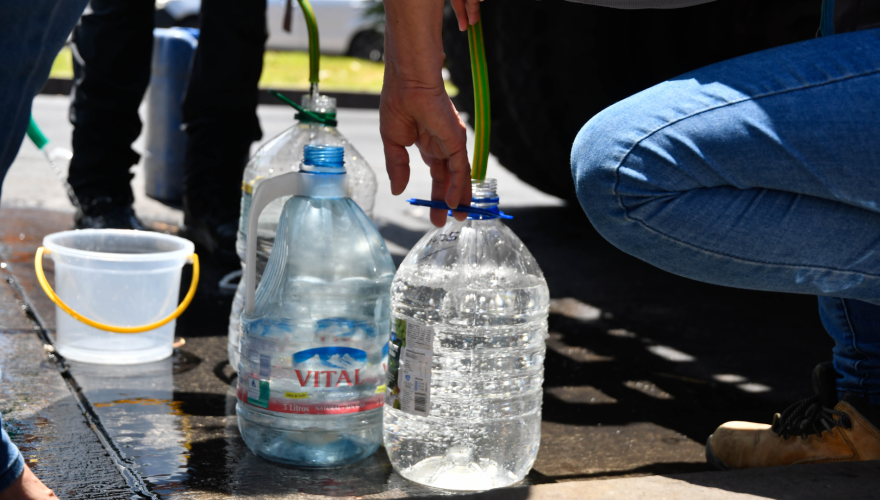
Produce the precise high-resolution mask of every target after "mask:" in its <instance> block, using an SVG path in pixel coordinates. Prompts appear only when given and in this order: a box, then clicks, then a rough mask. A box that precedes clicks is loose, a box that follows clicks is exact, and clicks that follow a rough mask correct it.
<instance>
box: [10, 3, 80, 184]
mask: <svg viewBox="0 0 880 500" xmlns="http://www.w3.org/2000/svg"><path fill="white" fill-rule="evenodd" d="M85 5H86V1H85V0H65V1H60V0H12V1H4V2H2V3H0V182H2V180H3V177H4V176H6V171H7V170H8V169H9V166H10V165H12V160H14V159H15V156H16V155H17V154H18V150H19V148H20V147H21V143H22V139H23V138H24V134H25V130H27V126H28V120H29V118H30V114H31V104H32V103H33V100H34V96H35V95H36V94H37V92H39V91H40V88H41V87H42V86H43V85H44V84H45V83H46V79H48V78H49V70H51V69H52V62H53V61H54V60H55V56H56V55H58V51H59V50H61V48H62V47H63V46H64V40H65V39H66V38H67V35H68V33H70V30H71V28H73V25H74V24H75V23H76V20H77V18H79V15H80V14H81V13H82V11H83V8H84V7H85Z"/></svg>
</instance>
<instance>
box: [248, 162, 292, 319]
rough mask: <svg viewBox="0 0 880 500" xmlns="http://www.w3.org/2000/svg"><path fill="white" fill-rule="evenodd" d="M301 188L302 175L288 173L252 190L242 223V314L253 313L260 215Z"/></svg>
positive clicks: (266, 181) (267, 180)
mask: <svg viewBox="0 0 880 500" xmlns="http://www.w3.org/2000/svg"><path fill="white" fill-rule="evenodd" d="M301 188H302V174H301V173H300V172H289V173H286V174H281V175H279V176H277V177H272V178H271V179H265V180H264V181H262V182H260V183H258V184H257V185H256V187H255V189H254V195H253V198H251V206H250V209H249V212H248V220H247V221H242V222H244V223H246V224H247V252H246V253H245V260H244V263H245V269H244V280H245V293H244V314H251V313H253V312H254V307H255V306H254V296H255V294H256V291H257V272H256V261H257V239H258V238H257V224H258V222H259V221H260V214H261V213H262V212H263V209H265V208H266V206H267V205H269V203H271V202H273V201H274V200H276V199H278V198H281V197H282V196H296V195H298V194H300V191H301Z"/></svg>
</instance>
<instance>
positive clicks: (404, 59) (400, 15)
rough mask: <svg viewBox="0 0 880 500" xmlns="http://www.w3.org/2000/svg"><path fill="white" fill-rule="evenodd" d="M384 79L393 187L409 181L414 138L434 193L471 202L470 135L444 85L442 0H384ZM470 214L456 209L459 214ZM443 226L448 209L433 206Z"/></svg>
mask: <svg viewBox="0 0 880 500" xmlns="http://www.w3.org/2000/svg"><path fill="white" fill-rule="evenodd" d="M385 14H386V27H385V48H386V50H385V80H384V85H383V87H382V102H381V105H380V108H379V122H380V132H381V134H382V143H383V145H384V147H385V165H386V169H387V171H388V177H389V179H390V181H391V192H392V194H394V195H398V194H400V193H402V192H403V190H404V188H406V185H407V183H408V182H409V168H410V166H409V154H408V153H407V151H406V147H407V146H411V145H413V144H415V145H416V146H417V147H418V149H419V153H420V154H421V156H422V159H423V160H424V161H425V163H426V164H427V165H428V167H429V168H430V169H431V177H432V179H433V181H434V182H433V185H432V188H431V198H432V199H434V200H445V201H446V203H447V205H449V206H450V207H457V206H458V205H459V204H464V205H469V204H470V200H471V182H470V162H469V161H468V155H467V135H466V128H465V125H464V123H463V122H462V121H461V118H460V117H459V116H458V112H457V111H456V110H455V106H453V104H452V101H451V100H450V99H449V95H448V94H447V93H446V89H445V87H444V86H443V77H442V75H441V71H442V69H443V60H444V57H445V56H444V54H443V44H442V39H441V27H442V22H443V0H386V1H385ZM466 216H467V214H465V213H463V212H455V217H456V219H458V220H464V219H465V218H466ZM431 222H432V223H433V224H434V225H435V226H438V227H440V226H443V224H444V223H445V222H446V213H445V212H444V211H443V210H439V209H432V210H431Z"/></svg>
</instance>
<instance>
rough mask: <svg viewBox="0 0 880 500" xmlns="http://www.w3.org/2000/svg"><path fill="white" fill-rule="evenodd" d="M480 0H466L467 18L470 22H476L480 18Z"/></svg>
mask: <svg viewBox="0 0 880 500" xmlns="http://www.w3.org/2000/svg"><path fill="white" fill-rule="evenodd" d="M480 1H482V0H480ZM480 1H478V0H467V18H468V23H470V24H477V21H479V20H480Z"/></svg>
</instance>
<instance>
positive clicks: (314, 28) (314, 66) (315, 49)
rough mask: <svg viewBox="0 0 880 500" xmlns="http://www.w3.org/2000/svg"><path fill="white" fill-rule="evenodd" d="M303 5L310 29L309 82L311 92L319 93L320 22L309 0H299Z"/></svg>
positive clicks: (313, 93) (307, 25)
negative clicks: (316, 18)
mask: <svg viewBox="0 0 880 500" xmlns="http://www.w3.org/2000/svg"><path fill="white" fill-rule="evenodd" d="M297 1H298V2H299V5H300V6H301V7H302V10H303V16H304V17H305V18H306V27H308V30H309V82H310V83H311V89H310V90H311V94H312V95H317V93H318V74H319V73H320V71H321V45H320V43H319V41H318V22H317V21H316V20H315V11H313V10H312V4H310V3H309V0H297Z"/></svg>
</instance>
